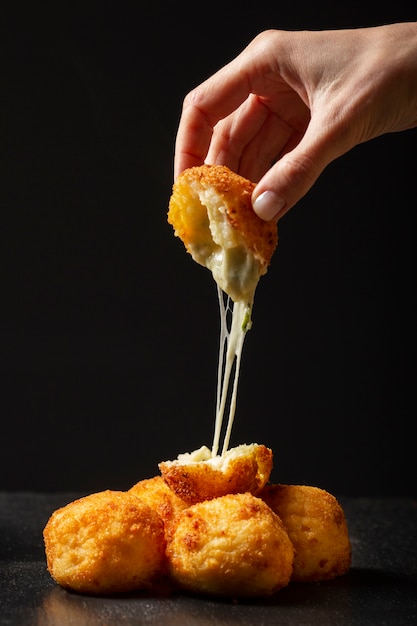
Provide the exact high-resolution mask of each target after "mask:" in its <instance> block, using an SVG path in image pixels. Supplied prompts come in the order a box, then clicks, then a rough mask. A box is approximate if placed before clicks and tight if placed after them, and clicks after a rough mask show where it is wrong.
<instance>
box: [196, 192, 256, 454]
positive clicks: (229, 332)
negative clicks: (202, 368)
mask: <svg viewBox="0 0 417 626" xmlns="http://www.w3.org/2000/svg"><path fill="white" fill-rule="evenodd" d="M191 187H192V191H193V196H194V199H195V202H194V203H193V204H192V209H193V211H192V224H193V226H192V230H193V233H194V239H193V241H192V242H190V243H189V251H190V252H191V255H192V257H193V259H194V260H195V261H196V262H197V263H199V264H200V265H204V266H205V267H207V268H208V269H209V270H210V271H211V272H212V275H213V278H214V280H215V281H216V283H217V289H218V297H219V309H220V343H219V362H218V375H217V401H216V417H215V425H214V437H213V445H212V450H211V454H212V457H213V458H214V457H216V456H217V455H218V452H219V446H220V437H221V433H222V429H223V421H224V416H225V412H226V406H227V404H228V402H229V413H228V419H227V426H226V431H225V435H224V440H223V446H222V452H221V455H222V457H224V455H225V454H226V452H227V450H228V447H229V442H230V435H231V431H232V426H233V420H234V416H235V412H236V401H237V389H238V382H239V372H240V364H241V359H242V350H243V343H244V338H245V335H246V332H247V331H248V330H249V328H250V327H251V313H252V306H253V299H254V294H255V290H256V287H257V285H258V282H259V279H260V277H261V275H262V274H264V273H265V268H264V267H263V266H262V264H261V262H260V261H259V260H258V259H257V258H256V257H255V255H254V254H252V253H251V251H250V250H249V249H248V247H247V245H246V243H245V241H244V239H243V237H242V234H241V233H240V232H239V231H238V230H237V229H236V228H233V227H232V226H231V225H230V223H229V221H228V219H227V216H226V208H225V207H224V206H223V204H222V199H221V197H220V196H219V195H217V194H216V193H215V192H213V190H212V189H204V188H202V187H201V186H199V184H198V183H197V181H194V182H192V183H191ZM233 371H234V373H233ZM232 381H233V384H232Z"/></svg>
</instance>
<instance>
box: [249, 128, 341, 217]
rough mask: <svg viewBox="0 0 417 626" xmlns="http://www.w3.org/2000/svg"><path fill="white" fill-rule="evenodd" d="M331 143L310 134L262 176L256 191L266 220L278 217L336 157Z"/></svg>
mask: <svg viewBox="0 0 417 626" xmlns="http://www.w3.org/2000/svg"><path fill="white" fill-rule="evenodd" d="M335 156H336V155H335V154H334V151H333V150H331V147H330V146H328V145H327V146H326V145H325V144H324V143H323V144H321V145H320V144H319V143H318V142H317V141H316V142H314V144H313V145H311V144H310V143H309V142H308V140H307V135H305V136H304V138H303V139H302V141H301V142H300V143H299V144H298V146H296V148H294V149H293V150H291V152H287V154H285V155H284V156H283V157H282V158H281V159H279V161H277V162H276V163H275V164H274V165H273V166H272V167H271V168H270V169H269V170H268V171H267V173H266V174H265V175H264V176H263V177H262V178H261V180H260V181H259V182H258V184H257V185H256V187H255V189H254V190H253V194H252V205H253V210H254V211H255V213H256V214H257V215H258V216H259V217H260V218H262V219H263V220H266V221H269V220H278V219H280V218H281V217H283V216H284V215H285V213H287V211H289V210H290V209H291V208H292V207H293V206H294V205H295V204H296V203H297V202H298V201H299V200H301V198H302V197H303V196H304V195H305V194H306V193H307V192H308V191H309V190H310V189H311V187H312V186H313V185H314V183H315V182H316V180H317V179H318V177H319V176H320V174H321V173H322V172H323V170H324V169H325V167H326V166H327V165H328V164H329V163H330V162H331V161H332V160H333V159H334V158H335Z"/></svg>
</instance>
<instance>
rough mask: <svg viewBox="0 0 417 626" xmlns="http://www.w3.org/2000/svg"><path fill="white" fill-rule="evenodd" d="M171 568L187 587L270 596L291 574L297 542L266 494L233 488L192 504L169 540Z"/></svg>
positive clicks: (205, 591) (238, 595)
mask: <svg viewBox="0 0 417 626" xmlns="http://www.w3.org/2000/svg"><path fill="white" fill-rule="evenodd" d="M167 556H168V571H169V574H170V576H171V577H172V579H173V581H174V582H175V583H176V584H177V585H178V586H179V587H180V588H182V589H186V590H188V591H192V592H196V593H201V594H211V595H214V596H223V597H224V596H227V597H231V598H243V597H257V596H258V597H259V596H269V595H271V594H273V593H275V592H276V591H278V589H281V588H282V587H286V586H287V585H288V583H289V582H290V579H291V574H292V564H293V558H294V548H293V545H292V543H291V541H290V539H289V537H288V534H287V531H286V529H285V527H284V525H283V523H282V521H281V520H280V519H279V517H278V516H277V515H276V514H275V513H273V511H272V510H271V509H270V508H269V507H268V506H267V505H266V504H265V502H264V501H263V500H261V499H260V498H257V497H256V496H253V495H252V494H249V493H245V494H233V495H226V496H221V497H220V498H214V499H212V500H206V501H205V502H199V503H197V504H194V505H192V506H190V507H189V508H188V509H186V510H185V511H183V513H181V515H180V516H179V517H178V518H177V522H176V527H175V529H174V531H173V534H172V537H171V539H170V541H169V542H168V545H167Z"/></svg>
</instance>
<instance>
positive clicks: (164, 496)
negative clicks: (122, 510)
mask: <svg viewBox="0 0 417 626" xmlns="http://www.w3.org/2000/svg"><path fill="white" fill-rule="evenodd" d="M129 493H132V494H133V495H135V496H137V497H138V498H140V500H141V501H142V502H145V504H147V505H148V506H150V507H151V509H153V510H154V511H156V512H157V513H158V514H159V515H160V516H161V518H162V520H163V522H164V527H165V535H167V534H168V533H169V532H170V528H171V526H172V524H173V522H174V521H175V518H176V516H177V515H178V514H179V513H181V511H183V510H184V509H185V508H187V506H188V505H187V504H186V502H184V500H181V498H179V497H178V496H177V495H176V494H175V493H174V491H172V489H170V487H169V486H168V484H167V483H166V482H165V480H164V479H163V478H162V476H154V477H152V478H144V479H143V480H140V481H139V482H137V483H136V484H135V485H133V487H131V488H130V489H129Z"/></svg>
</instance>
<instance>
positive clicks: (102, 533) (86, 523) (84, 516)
mask: <svg viewBox="0 0 417 626" xmlns="http://www.w3.org/2000/svg"><path fill="white" fill-rule="evenodd" d="M44 542H45V552H46V559H47V566H48V570H49V572H50V574H51V576H52V577H53V578H54V579H55V581H56V582H57V583H58V584H59V585H61V586H62V587H65V588H67V589H72V590H74V591H78V592H83V593H92V594H108V593H118V592H126V591H132V590H135V589H142V588H148V587H151V586H152V583H153V582H154V580H155V579H156V578H157V576H158V575H159V574H160V573H161V571H162V570H163V567H164V564H165V547H166V540H165V535H164V524H163V521H162V519H161V517H160V516H159V515H158V513H157V512H156V511H153V510H152V509H151V507H150V506H148V505H147V504H145V503H144V502H141V500H140V499H139V498H138V497H137V496H135V495H133V494H132V493H128V492H121V491H111V490H107V491H102V492H98V493H93V494H91V495H88V496H85V497H83V498H80V499H78V500H74V501H73V502H71V503H69V504H67V505H66V506H64V507H62V508H60V509H58V510H56V511H55V512H54V513H53V514H52V515H51V517H50V518H49V520H48V522H47V524H46V526H45V528H44Z"/></svg>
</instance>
